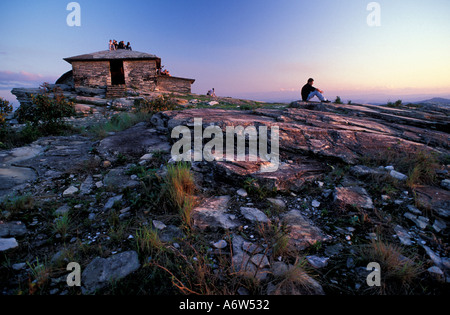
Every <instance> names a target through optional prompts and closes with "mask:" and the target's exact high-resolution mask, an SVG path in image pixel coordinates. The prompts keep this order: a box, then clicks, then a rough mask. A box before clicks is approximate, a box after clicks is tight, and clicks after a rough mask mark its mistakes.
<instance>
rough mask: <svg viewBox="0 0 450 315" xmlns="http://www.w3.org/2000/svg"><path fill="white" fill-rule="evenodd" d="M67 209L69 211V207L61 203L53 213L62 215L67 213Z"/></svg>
mask: <svg viewBox="0 0 450 315" xmlns="http://www.w3.org/2000/svg"><path fill="white" fill-rule="evenodd" d="M69 211H70V207H69V206H68V205H63V206H61V207H59V208H58V209H57V210H56V211H55V214H56V215H64V214H66V213H68V212H69Z"/></svg>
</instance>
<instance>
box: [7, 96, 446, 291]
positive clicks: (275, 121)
mask: <svg viewBox="0 0 450 315" xmlns="http://www.w3.org/2000/svg"><path fill="white" fill-rule="evenodd" d="M86 93H88V91H86ZM78 100H80V102H81V101H83V102H89V101H91V102H99V103H97V105H98V106H102V105H101V104H100V103H101V102H103V101H99V100H97V98H94V99H92V97H90V96H85V97H83V98H78ZM124 103H125V102H124ZM97 105H92V106H97ZM107 106H108V105H107ZM291 107H292V108H289V107H284V106H279V107H278V108H275V107H272V108H261V109H255V110H245V111H242V110H237V109H233V110H223V109H214V108H210V107H208V108H207V109H186V110H183V111H171V112H162V113H158V114H156V115H154V116H153V118H152V123H140V124H138V125H136V126H134V127H132V128H129V129H128V130H124V131H121V132H115V133H109V134H108V135H107V137H106V138H104V139H103V140H101V141H96V140H94V139H90V138H88V137H86V136H81V135H73V136H65V137H62V136H61V137H46V138H42V139H39V140H38V141H36V142H34V143H33V144H30V145H29V146H26V147H23V148H17V149H14V150H7V151H2V152H0V194H2V195H4V196H6V195H10V194H13V195H14V194H17V195H18V196H24V195H27V194H28V195H30V196H31V197H32V198H33V199H34V200H35V201H36V202H37V203H38V205H37V206H36V207H35V208H34V209H33V210H32V211H28V209H27V208H25V210H23V209H22V210H20V209H19V210H17V209H10V210H8V211H6V210H5V211H3V209H2V212H1V216H2V217H1V219H2V220H3V221H0V251H1V252H2V254H5V255H8V259H11V263H10V265H11V268H9V267H8V266H7V265H8V264H9V262H8V264H1V266H0V268H2V269H1V271H2V272H1V273H0V277H3V278H0V280H2V281H3V282H5V284H4V288H5V289H3V287H2V288H0V289H2V290H3V291H4V292H6V294H10V293H11V292H15V290H16V288H17V283H14V281H15V279H18V278H20V279H22V280H23V281H25V282H26V280H27V279H28V277H29V275H30V274H32V270H30V268H27V264H25V262H29V261H33V259H35V257H38V256H39V257H41V256H42V255H45V256H46V257H51V256H52V255H54V259H52V263H55V261H56V262H57V261H59V262H61V261H62V262H63V263H62V264H61V265H62V266H63V267H65V266H66V263H68V262H69V261H71V260H72V259H75V258H76V259H78V258H80V259H82V260H83V261H81V265H82V266H83V275H82V286H83V289H82V293H85V294H94V293H95V292H97V291H101V290H104V289H105V290H108V289H107V287H108V284H109V283H110V282H111V280H112V281H113V282H115V281H117V282H120V281H123V280H124V279H125V278H126V277H128V276H133V273H135V272H136V271H138V272H140V271H143V273H142V274H148V273H147V272H148V270H150V269H144V268H148V267H149V266H151V267H150V268H153V267H155V266H157V265H158V264H159V263H160V262H159V261H157V260H158V259H159V258H160V257H163V256H164V257H166V256H167V257H171V258H172V257H174V258H175V257H181V259H180V261H184V262H186V263H188V264H189V266H195V267H199V268H204V269H201V270H202V273H203V272H206V271H208V272H211V275H214V276H217V277H218V278H221V277H222V276H224V278H223V279H229V278H226V277H228V276H229V275H230V274H232V275H236V276H238V277H243V278H244V279H246V277H250V278H251V279H252V281H255V283H257V284H258V286H257V287H258V289H257V290H259V291H256V292H257V293H262V294H325V293H339V294H342V293H347V294H348V293H355V294H361V293H362V294H364V293H365V292H367V291H366V290H368V289H367V287H366V282H365V279H366V278H365V277H366V276H367V273H366V270H365V268H366V266H364V265H361V263H360V258H361V257H359V256H358V249H359V248H360V246H361V245H362V244H367V243H370V242H372V241H379V240H380V235H378V234H376V233H378V232H379V231H382V232H383V233H384V235H382V236H383V237H387V238H388V240H389V242H391V243H394V244H396V245H401V246H404V247H407V248H408V249H411V250H418V253H419V257H420V259H421V262H420V263H421V264H422V265H425V266H426V267H427V268H428V269H426V270H427V271H426V272H425V275H424V274H421V276H423V277H424V278H425V279H426V280H427V281H429V279H428V278H427V277H428V276H430V277H439V280H436V281H438V282H437V283H438V284H437V285H436V283H435V282H433V281H434V280H430V281H431V282H427V283H426V285H424V286H423V287H425V286H426V287H431V288H433V290H434V288H437V289H436V290H437V291H439V288H440V287H439V286H440V284H442V282H448V281H449V280H448V279H449V275H450V274H449V270H450V269H449V267H450V264H449V259H448V253H447V248H448V241H447V240H448V233H449V230H448V228H449V223H448V217H449V213H448V209H449V204H448V203H449V200H450V196H449V190H448V187H449V186H448V185H447V183H448V181H449V179H450V178H449V177H450V176H449V170H450V167H449V166H447V165H445V164H444V162H445V161H446V160H445V156H446V155H447V156H448V154H449V150H450V147H449V141H448V139H449V134H448V131H447V130H448V128H447V129H446V127H448V125H449V120H448V118H447V116H446V115H445V113H443V112H440V111H431V110H430V111H429V112H426V111H422V112H421V111H417V112H413V111H408V110H405V109H403V110H400V109H388V108H384V107H379V106H369V105H367V106H366V105H337V104H316V103H308V104H306V103H302V102H298V103H295V104H292V106H291ZM194 118H202V123H203V129H205V128H206V127H208V126H211V125H215V126H219V128H220V129H221V130H225V129H226V127H227V126H234V127H235V126H242V127H248V126H256V127H260V126H267V127H268V129H269V130H270V129H271V128H272V127H273V126H277V127H279V130H280V139H279V140H280V142H279V143H280V148H279V149H280V150H279V153H280V161H279V162H280V163H279V167H278V169H277V170H276V171H273V172H262V171H261V169H262V167H264V166H265V165H266V164H265V163H267V162H266V161H264V160H263V159H261V157H257V159H256V161H255V162H252V161H249V160H246V161H223V160H221V159H219V158H217V159H215V160H213V161H211V162H207V161H201V162H193V163H192V169H191V170H192V172H193V174H194V177H195V179H196V185H197V187H196V188H197V189H196V197H197V199H196V200H197V203H196V205H195V207H193V209H192V213H191V217H192V229H191V230H189V232H188V233H186V231H185V230H184V228H185V226H184V225H183V224H181V223H180V221H181V220H180V219H179V215H178V214H177V213H166V212H165V211H166V209H163V207H161V209H159V208H158V205H155V204H149V203H148V202H149V200H150V201H151V202H153V203H156V202H155V200H157V198H156V197H155V196H157V195H158V193H159V192H160V190H162V189H164V187H163V185H164V182H163V181H161V179H163V177H164V174H165V173H166V172H167V168H166V166H165V165H166V164H167V163H173V162H174V161H173V159H172V160H170V155H169V154H168V153H170V150H171V148H172V145H173V144H174V142H175V141H176V139H170V134H171V132H172V130H173V129H174V128H175V127H177V126H186V127H188V128H190V130H191V131H193V129H194V124H193V122H194ZM269 139H270V137H269ZM207 140H209V139H206V140H205V142H206V141H207ZM269 144H270V143H269ZM422 150H425V151H428V152H435V153H437V154H438V155H439V156H440V157H444V158H443V160H442V161H440V164H439V166H433V167H439V169H437V170H435V171H436V172H435V173H436V174H437V175H436V181H435V183H434V184H433V185H428V186H425V185H415V186H414V187H412V188H411V187H407V186H406V181H405V176H406V178H409V176H410V174H408V173H407V172H404V173H405V174H401V172H400V171H399V169H397V165H376V166H374V165H365V164H364V162H365V161H366V159H368V158H371V157H373V156H374V155H379V154H380V153H383V152H384V153H386V154H388V153H392V152H394V151H395V152H398V151H401V152H410V153H411V154H414V152H421V151H422ZM158 152H159V153H161V152H162V153H163V154H159V153H158ZM217 157H220V155H217ZM447 163H448V162H447ZM394 164H395V163H394ZM152 180H153V181H152ZM18 208H20V207H18ZM67 217H69V218H70V219H71V220H72V222H69V223H68V224H69V227H70V228H69V229H68V230H67V231H63V230H58V224H60V223H61V222H64V221H62V219H64V218H67ZM22 222H23V223H22ZM143 227H151V228H149V230H151V231H152V233H153V232H155V231H156V233H157V235H158V237H159V241H160V242H157V241H158V239H157V240H154V241H155V243H156V244H157V245H154V246H155V247H158V246H160V247H161V248H163V252H162V255H159V254H155V253H157V251H158V249H157V248H156V249H155V248H153V249H152V250H153V252H152V253H151V254H150V253H145V254H144V253H142V252H140V251H139V250H137V249H136V248H137V246H136V244H137V241H136V240H135V238H137V234H136V231H140V230H141V229H142V228H143ZM152 236H154V234H152ZM193 236H194V237H193ZM191 239H195V241H194V242H193V243H187V242H188V241H189V240H191ZM199 244H200V245H199ZM197 246H198V247H197ZM66 248H70V250H71V251H73V253H72V252H70V254H66V255H64V251H65V250H66ZM135 250H137V251H138V252H135ZM184 250H186V252H184ZM55 253H56V254H55ZM49 254H50V256H48V255H49ZM55 257H56V258H55ZM58 257H59V258H58ZM301 257H305V260H304V261H300V260H301ZM57 258H58V259H57ZM178 262H179V261H178ZM178 262H177V263H178ZM205 262H207V263H205ZM224 262H226V263H225V264H224ZM202 263H205V264H204V265H202ZM37 264H38V261H37V260H34V262H32V263H31V264H30V265H32V266H34V267H36V266H37ZM61 265H59V266H58V268H59V267H61ZM219 265H220V266H219ZM224 265H226V266H227V268H229V269H225V270H222V269H221V268H222V266H224ZM5 266H6V267H5ZM13 266H14V267H13ZM302 266H307V267H308V268H306V269H308V270H313V274H314V275H315V277H312V276H310V275H308V274H306V272H305V270H303V268H302ZM163 267H165V266H163ZM36 268H37V267H36ZM177 268H178V267H177ZM181 268H182V267H180V269H181ZM56 269H57V268H55V270H56ZM4 270H5V271H6V272H3V271H4ZM57 270H61V268H59V269H57ZM189 270H191V269H189ZM199 270H200V269H199ZM152 272H153V271H152ZM155 272H156V271H155ZM164 272H165V271H164ZM183 272H184V270H183ZM11 274H13V275H14V276H10V275H11ZM186 274H187V270H186ZM3 275H6V276H3ZM140 275H141V274H140V273H139V274H138V275H136V277H139V276H140ZM164 275H165V276H167V274H164ZM169 276H171V275H169ZM169 276H168V277H169ZM6 277H7V279H6ZM60 278H61V274H60V273H59V274H58V275H57V276H53V275H52V279H51V281H49V283H50V284H49V287H50V289H49V291H50V292H51V294H67V293H68V291H67V285H66V283H65V279H63V280H61V279H60ZM63 278H64V277H63ZM171 279H172V280H173V281H176V280H175V278H171ZM433 279H434V278H433ZM136 280H137V279H134V278H133V281H134V282H133V286H134V284H135V283H137V282H136ZM183 280H186V279H184V278H183ZM2 281H0V282H1V283H2V285H3V282H2ZM125 281H126V280H125ZM143 281H144V280H143ZM221 281H222V282H221V284H222V285H226V284H225V282H226V281H223V280H221ZM61 283H62V284H61ZM195 283H197V282H195ZM243 283H244V282H243ZM252 283H253V282H252ZM152 284H153V283H152ZM179 284H180V285H181V283H179ZM186 284H188V282H186ZM420 285H421V284H420ZM418 287H420V286H418ZM130 290H133V288H131V287H130ZM152 290H153V288H152V289H149V290H148V292H154V291H152ZM233 290H235V291H236V292H235V291H232V293H240V294H248V292H247V291H246V289H245V288H242V286H241V287H239V286H236V287H233ZM133 292H134V291H133ZM142 292H145V290H143V291H142ZM230 292H231V291H230ZM252 293H254V292H252Z"/></svg>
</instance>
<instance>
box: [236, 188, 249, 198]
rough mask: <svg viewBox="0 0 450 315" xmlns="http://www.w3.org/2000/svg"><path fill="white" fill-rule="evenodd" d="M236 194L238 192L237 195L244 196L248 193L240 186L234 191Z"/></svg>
mask: <svg viewBox="0 0 450 315" xmlns="http://www.w3.org/2000/svg"><path fill="white" fill-rule="evenodd" d="M236 194H238V195H239V196H241V197H243V198H245V197H247V196H248V193H247V192H246V191H245V189H243V188H241V189H239V190H238V191H236Z"/></svg>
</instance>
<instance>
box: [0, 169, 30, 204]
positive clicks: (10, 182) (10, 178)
mask: <svg viewBox="0 0 450 315" xmlns="http://www.w3.org/2000/svg"><path fill="white" fill-rule="evenodd" d="M36 179H37V174H36V172H35V171H34V170H32V169H31V168H25V167H15V166H6V167H1V168H0V198H2V197H5V196H6V195H9V194H12V193H14V191H15V190H16V189H19V188H20V187H22V185H24V184H26V183H28V182H33V181H35V180H36Z"/></svg>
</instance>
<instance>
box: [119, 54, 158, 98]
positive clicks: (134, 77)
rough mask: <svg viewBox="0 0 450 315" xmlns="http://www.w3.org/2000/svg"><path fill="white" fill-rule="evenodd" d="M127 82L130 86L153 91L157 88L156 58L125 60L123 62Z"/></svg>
mask: <svg viewBox="0 0 450 315" xmlns="http://www.w3.org/2000/svg"><path fill="white" fill-rule="evenodd" d="M123 69H124V73H125V82H126V85H127V86H128V87H129V88H136V89H139V90H144V91H148V92H153V91H154V90H155V88H156V69H157V67H156V61H155V60H130V61H127V60H125V61H124V62H123Z"/></svg>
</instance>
